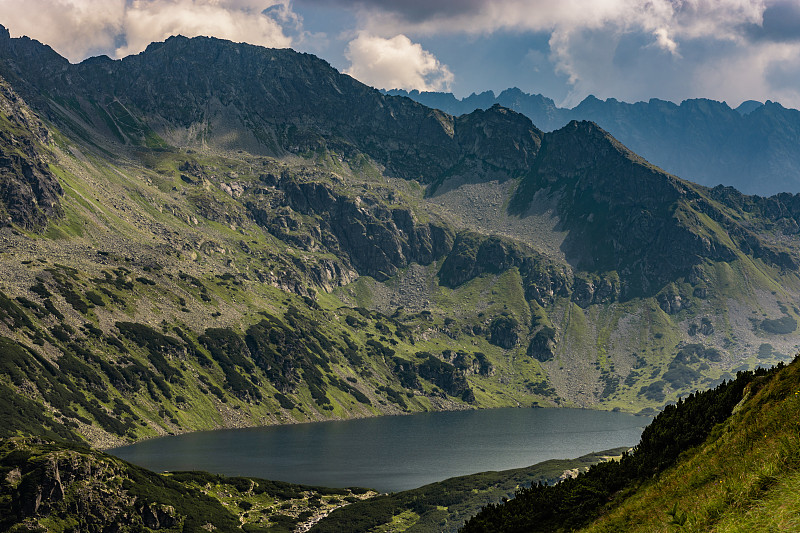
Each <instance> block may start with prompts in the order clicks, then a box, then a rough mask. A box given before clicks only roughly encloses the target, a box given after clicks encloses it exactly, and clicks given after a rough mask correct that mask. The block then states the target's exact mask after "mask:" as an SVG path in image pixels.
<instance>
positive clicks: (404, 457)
mask: <svg viewBox="0 0 800 533" xmlns="http://www.w3.org/2000/svg"><path fill="white" fill-rule="evenodd" d="M650 420H651V419H650V418H648V417H638V416H633V415H630V414H626V413H612V412H607V411H591V410H583V409H514V408H508V409H487V410H480V411H458V412H439V413H422V414H414V415H408V416H384V417H377V418H367V419H359V420H347V421H341V422H340V421H333V422H316V423H309V424H295V425H288V426H270V427H261V428H249V429H234V430H219V431H206V432H199V433H189V434H185V435H178V436H174V437H163V438H158V439H153V440H148V441H145V442H141V443H139V444H134V445H132V446H125V447H123V448H116V449H113V450H109V452H110V453H112V454H113V455H116V456H118V457H121V458H122V459H125V460H127V461H130V462H132V463H135V464H138V465H141V466H144V467H146V468H149V469H151V470H155V471H163V470H173V471H174V470H206V471H209V472H213V473H216V474H224V475H230V476H250V477H261V478H266V479H273V480H280V481H289V482H292V483H303V484H310V485H324V486H329V487H350V486H359V487H370V488H374V489H377V490H380V491H383V492H393V491H399V490H405V489H411V488H416V487H419V486H422V485H425V484H426V483H431V482H433V481H441V480H443V479H446V478H449V477H453V476H460V475H464V474H473V473H476V472H483V471H487V470H506V469H510V468H518V467H523V466H529V465H532V464H535V463H538V462H541V461H545V460H547V459H568V458H574V457H579V456H581V455H584V454H587V453H589V452H593V451H601V450H606V449H610V448H615V447H618V446H633V445H635V444H637V443H638V442H639V437H640V436H641V433H642V429H643V428H644V426H645V425H647V424H648V423H649V422H650Z"/></svg>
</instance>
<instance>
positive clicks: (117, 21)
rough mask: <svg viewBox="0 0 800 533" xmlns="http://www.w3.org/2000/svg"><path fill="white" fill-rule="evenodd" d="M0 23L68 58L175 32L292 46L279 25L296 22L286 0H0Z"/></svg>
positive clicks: (125, 48)
mask: <svg viewBox="0 0 800 533" xmlns="http://www.w3.org/2000/svg"><path fill="white" fill-rule="evenodd" d="M0 22H2V24H4V25H5V26H7V27H8V29H9V31H10V32H11V34H12V36H20V35H27V36H29V37H31V38H34V39H37V40H40V41H42V42H44V43H47V44H49V45H50V46H52V47H53V48H54V49H55V50H56V51H57V52H59V53H60V54H62V55H64V56H65V57H67V58H68V59H70V60H71V61H80V60H82V59H84V58H86V57H88V56H89V55H96V54H108V55H111V56H117V57H122V56H124V55H128V54H133V53H138V52H140V51H142V50H144V48H145V47H146V46H147V45H148V44H149V43H150V42H152V41H162V40H164V39H166V38H167V37H169V36H171V35H176V34H182V35H184V36H186V37H194V36H198V35H209V36H214V37H219V38H223V39H230V40H233V41H244V42H248V43H251V44H257V45H262V46H269V47H278V48H283V47H288V46H291V45H292V40H291V38H290V37H288V36H287V35H286V34H285V32H284V27H286V28H291V29H297V28H298V27H299V26H300V24H301V20H300V19H299V17H298V16H297V15H296V14H295V13H294V12H293V11H292V9H291V4H290V1H289V0H280V1H276V0H2V1H0ZM120 43H122V44H120Z"/></svg>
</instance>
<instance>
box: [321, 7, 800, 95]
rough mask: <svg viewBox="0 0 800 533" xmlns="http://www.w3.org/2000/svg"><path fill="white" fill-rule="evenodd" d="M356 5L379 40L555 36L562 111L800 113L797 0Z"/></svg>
mask: <svg viewBox="0 0 800 533" xmlns="http://www.w3.org/2000/svg"><path fill="white" fill-rule="evenodd" d="M329 1H336V0H329ZM340 1H344V0H340ZM355 5H356V6H357V7H355V8H354V9H356V10H357V12H358V15H359V21H360V24H361V26H360V27H361V28H362V29H363V31H367V32H370V33H371V34H373V35H395V34H397V33H403V34H405V35H410V36H412V37H413V38H415V39H423V38H424V37H437V36H441V35H451V36H457V35H475V36H488V35H492V34H494V33H496V32H513V33H521V32H522V33H524V32H529V33H536V34H540V35H542V34H543V35H546V36H549V44H550V61H551V62H552V64H553V65H554V68H555V71H556V72H557V73H558V74H562V75H564V76H566V78H567V80H568V83H569V84H570V87H571V94H570V96H569V97H568V98H567V99H566V100H564V101H563V102H561V103H562V104H564V105H570V104H574V103H577V101H579V100H581V99H582V98H584V97H585V96H587V95H588V94H590V93H593V94H596V95H598V96H601V97H616V98H620V99H626V100H629V101H632V100H633V101H635V100H641V99H648V98H650V97H658V98H666V99H671V100H677V101H680V100H682V99H685V98H693V97H700V96H705V97H711V98H716V99H720V100H722V99H727V100H728V101H729V102H731V103H732V104H733V105H735V104H736V103H738V101H741V99H747V98H754V99H760V100H765V99H773V100H774V99H780V98H783V100H780V101H782V102H783V103H786V104H789V105H792V106H797V107H800V90H798V89H797V88H796V87H797V83H796V80H798V79H800V46H797V44H798V42H800V30H798V27H797V21H800V8H799V7H798V3H797V0H559V1H558V2H554V1H552V0H484V1H480V2H475V1H473V2H460V1H455V0H453V1H448V0H443V1H442V2H437V3H429V2H428V3H426V2H416V1H415V2H390V3H389V2H385V1H383V0H358V1H356V2H355ZM756 37H757V38H756ZM777 41H791V42H777ZM791 79H793V80H795V82H794V84H791V83H789V81H790V80H791ZM490 83H491V80H487V85H488V84H490Z"/></svg>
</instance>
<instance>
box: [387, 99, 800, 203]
mask: <svg viewBox="0 0 800 533" xmlns="http://www.w3.org/2000/svg"><path fill="white" fill-rule="evenodd" d="M387 94H394V95H401V96H407V97H409V98H411V99H413V100H415V101H417V102H420V103H422V104H424V105H427V106H429V107H433V108H436V109H441V110H442V111H445V112H447V113H450V114H453V115H461V114H464V113H470V112H472V111H473V110H475V109H488V108H489V107H491V106H493V105H495V104H500V105H502V106H504V107H507V108H509V109H513V110H514V111H517V112H518V113H522V114H524V115H526V116H527V117H528V118H530V119H531V120H532V121H533V123H534V124H536V125H537V126H538V127H539V128H541V129H542V130H544V131H552V130H556V129H558V128H561V127H563V126H564V125H566V124H567V123H568V122H569V121H570V120H591V121H593V122H595V123H597V124H598V125H599V126H600V127H601V128H603V129H605V130H606V131H608V132H609V133H611V134H612V135H614V137H616V138H617V139H619V141H620V142H622V143H623V144H625V145H626V146H627V147H628V148H630V149H631V150H633V151H634V152H636V153H638V154H639V155H641V156H642V157H644V158H645V159H647V160H648V161H650V162H651V163H653V164H655V165H658V166H659V167H661V168H663V169H664V170H666V171H667V172H670V173H672V174H675V175H677V176H680V177H682V178H684V179H688V180H691V181H694V182H695V183H700V184H702V185H707V186H709V187H713V186H715V185H719V184H723V185H727V186H731V187H735V188H736V189H738V190H740V191H741V192H744V193H746V194H758V195H761V196H770V195H773V194H777V193H779V192H790V193H797V192H800V142H798V141H800V111H798V110H796V109H787V108H785V107H783V106H781V105H780V104H779V103H778V102H771V101H767V102H766V103H762V102H756V101H753V100H748V101H746V102H743V103H742V104H740V105H739V106H738V107H736V108H735V109H732V108H730V107H729V106H728V105H727V104H726V103H725V102H717V101H714V100H708V99H692V100H685V101H683V102H681V103H680V105H678V104H675V103H672V102H668V101H664V100H658V99H651V100H649V101H647V102H637V103H633V104H629V103H625V102H620V101H618V100H615V99H614V98H609V99H607V100H599V99H597V98H595V97H594V96H589V97H588V98H586V99H585V100H583V101H582V102H581V103H580V104H578V105H577V106H575V107H573V108H572V109H568V108H561V107H558V106H557V105H556V104H555V102H554V101H553V100H551V99H550V98H547V97H545V96H542V95H540V94H528V93H525V92H523V91H521V90H519V89H516V88H514V89H507V90H505V91H503V92H501V93H500V94H498V95H495V94H494V93H493V92H492V91H486V92H483V93H480V94H472V95H470V96H468V97H466V98H462V99H460V100H459V99H457V98H455V97H454V96H453V95H452V94H450V93H436V92H419V91H411V92H408V91H403V90H391V91H388V92H387Z"/></svg>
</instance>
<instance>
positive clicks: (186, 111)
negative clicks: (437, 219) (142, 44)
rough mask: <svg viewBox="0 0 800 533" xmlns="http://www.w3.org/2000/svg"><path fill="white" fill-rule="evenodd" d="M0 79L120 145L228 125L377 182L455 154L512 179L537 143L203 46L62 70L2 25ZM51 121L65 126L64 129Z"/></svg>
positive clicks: (507, 128) (424, 169)
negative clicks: (347, 165)
mask: <svg viewBox="0 0 800 533" xmlns="http://www.w3.org/2000/svg"><path fill="white" fill-rule="evenodd" d="M0 74H2V75H6V76H9V77H10V78H12V79H14V80H18V81H19V83H20V86H21V87H23V88H24V90H25V91H26V93H28V94H30V95H31V96H32V97H33V98H34V100H32V101H33V102H34V104H35V105H36V106H37V109H39V110H40V111H42V112H47V113H48V115H50V116H53V117H59V116H62V117H64V116H65V114H66V115H69V114H70V113H74V115H70V120H74V119H75V118H78V119H79V120H81V119H82V120H84V121H85V120H87V118H88V121H89V122H90V126H91V127H92V128H96V129H98V130H100V131H103V132H106V133H111V134H114V135H117V136H118V137H119V138H120V139H121V140H123V141H125V142H133V143H137V142H141V143H145V142H147V141H148V139H147V136H148V134H147V131H146V130H147V129H148V128H150V129H152V130H155V131H157V132H158V133H160V134H161V135H163V136H169V137H171V138H174V139H176V140H177V139H180V138H183V139H184V142H186V143H189V144H193V143H196V142H197V138H198V137H199V138H200V140H201V141H202V142H212V143H213V142H214V139H213V137H214V135H215V133H214V132H213V131H211V132H210V131H209V129H210V128H209V125H210V124H216V125H217V128H216V129H217V130H220V131H221V134H222V135H224V134H225V133H228V132H230V129H231V124H235V126H234V128H235V129H237V130H239V132H240V133H241V131H242V130H245V131H248V132H249V137H250V138H251V139H252V140H253V143H252V146H253V147H254V148H255V150H256V151H260V152H261V153H267V154H271V155H283V154H286V153H287V152H288V153H306V152H313V151H315V150H318V149H328V150H332V151H335V152H337V153H339V154H341V155H342V156H343V157H345V158H347V157H350V156H355V155H357V154H358V153H364V154H367V155H369V156H370V157H371V158H372V159H373V160H374V161H376V162H378V163H379V164H380V165H382V166H383V167H384V169H385V172H386V174H387V175H391V176H397V177H401V178H406V179H418V180H420V181H423V182H430V181H433V180H435V179H437V178H439V177H440V176H441V175H442V174H444V173H445V172H446V171H448V169H450V168H452V167H453V166H455V165H456V164H458V163H459V162H460V161H461V160H463V159H464V158H465V157H472V158H477V159H479V160H483V159H485V160H486V161H487V162H488V163H490V164H494V165H498V166H499V167H500V168H502V169H506V170H507V171H510V172H514V171H519V170H521V169H523V168H525V167H526V166H527V164H528V162H529V160H530V159H531V158H532V157H533V156H534V155H535V153H536V151H537V150H538V146H539V142H540V134H541V132H539V131H538V130H537V129H536V128H535V127H534V126H533V125H532V124H531V123H530V121H529V120H527V119H524V118H523V117H521V116H519V115H517V114H509V113H508V112H507V111H504V110H490V111H488V112H482V111H480V112H477V113H475V114H474V116H471V117H462V118H460V119H458V120H456V119H454V118H453V117H452V116H450V115H447V114H445V113H442V112H441V111H438V110H433V109H430V108H427V107H424V106H422V105H420V104H417V103H415V102H413V101H411V100H409V99H407V98H399V97H393V96H386V95H383V94H381V93H380V92H379V91H376V90H375V89H372V88H370V87H367V86H366V85H363V84H362V83H360V82H358V81H356V80H354V79H353V78H351V77H350V76H347V75H344V74H340V73H339V72H337V71H336V70H334V69H333V68H331V66H330V65H328V64H327V63H326V62H325V61H322V60H320V59H318V58H316V57H314V56H312V55H309V54H299V53H297V52H295V51H293V50H288V49H286V50H274V49H266V48H261V47H257V46H250V45H242V44H235V43H231V42H227V41H221V40H218V39H211V38H195V39H186V38H184V37H171V38H169V39H168V40H167V41H166V42H163V43H153V44H151V45H150V46H149V47H148V48H147V50H145V51H144V52H142V53H141V54H138V55H136V56H129V57H126V58H124V59H123V60H120V61H112V60H110V59H109V58H107V57H101V58H92V59H89V60H86V61H84V62H82V63H80V64H78V65H71V64H69V63H68V62H66V60H63V58H60V57H58V56H57V55H54V52H52V50H50V49H49V48H47V47H45V46H43V45H41V44H39V43H37V42H36V41H31V40H29V39H10V38H9V37H8V32H7V31H5V29H4V28H3V31H2V32H0ZM43 91H45V92H47V94H49V95H50V98H55V100H57V101H59V102H69V105H68V106H67V107H68V108H69V109H66V108H64V107H62V105H61V104H57V103H56V102H54V101H53V100H50V101H46V100H44V99H42V98H41V93H42V92H43ZM354 106H355V107H357V108H358V112H357V113H353V109H354ZM223 115H224V116H223ZM220 121H222V122H220ZM62 124H63V125H64V126H65V127H68V126H69V120H67V121H64V120H62ZM179 131H184V132H185V134H179V133H178V132H179ZM181 135H183V137H181ZM512 138H513V139H514V140H513V142H507V141H510V140H511V139H512ZM192 139H193V140H192ZM243 142H244V141H243Z"/></svg>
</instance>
